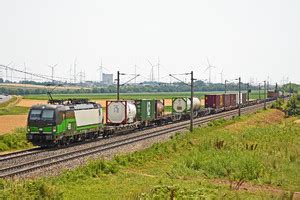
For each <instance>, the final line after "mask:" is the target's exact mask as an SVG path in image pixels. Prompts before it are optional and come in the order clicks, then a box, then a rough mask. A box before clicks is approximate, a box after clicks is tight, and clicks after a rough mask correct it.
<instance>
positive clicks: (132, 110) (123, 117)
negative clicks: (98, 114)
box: [106, 101, 136, 124]
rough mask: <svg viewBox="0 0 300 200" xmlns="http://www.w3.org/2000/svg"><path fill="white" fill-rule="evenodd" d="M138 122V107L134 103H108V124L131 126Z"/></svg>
mask: <svg viewBox="0 0 300 200" xmlns="http://www.w3.org/2000/svg"><path fill="white" fill-rule="evenodd" d="M135 121H136V106H135V103H134V102H133V101H106V123H107V124H129V123H133V122H135Z"/></svg>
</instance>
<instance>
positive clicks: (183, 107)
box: [172, 97, 200, 113]
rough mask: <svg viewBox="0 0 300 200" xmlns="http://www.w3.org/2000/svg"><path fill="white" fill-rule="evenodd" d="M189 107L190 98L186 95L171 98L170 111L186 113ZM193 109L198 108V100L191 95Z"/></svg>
mask: <svg viewBox="0 0 300 200" xmlns="http://www.w3.org/2000/svg"><path fill="white" fill-rule="evenodd" d="M190 108H191V100H190V98H187V97H175V98H173V99H172V112H173V113H187V112H189V111H190ZM192 109H193V111H197V110H199V109H200V100H199V99H198V98H197V97H193V107H192Z"/></svg>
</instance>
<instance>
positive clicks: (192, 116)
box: [190, 71, 194, 132]
mask: <svg viewBox="0 0 300 200" xmlns="http://www.w3.org/2000/svg"><path fill="white" fill-rule="evenodd" d="M193 98H194V72H193V71H191V108H190V115H191V118H190V119H191V120H190V132H193V128H194V127H193V118H194V112H193V103H194V101H193Z"/></svg>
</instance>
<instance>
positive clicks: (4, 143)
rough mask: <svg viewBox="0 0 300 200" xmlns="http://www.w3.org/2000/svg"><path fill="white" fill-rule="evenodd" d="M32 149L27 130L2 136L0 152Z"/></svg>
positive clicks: (15, 131) (0, 136)
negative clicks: (27, 137)
mask: <svg viewBox="0 0 300 200" xmlns="http://www.w3.org/2000/svg"><path fill="white" fill-rule="evenodd" d="M30 147H32V144H31V143H30V142H28V141H27V139H26V130H25V128H18V129H16V130H14V131H13V132H12V133H8V134H4V135H0V152H1V151H8V150H17V149H26V148H30ZM0 187H1V186H0Z"/></svg>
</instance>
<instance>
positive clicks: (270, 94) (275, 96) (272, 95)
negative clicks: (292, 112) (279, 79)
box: [267, 91, 279, 98]
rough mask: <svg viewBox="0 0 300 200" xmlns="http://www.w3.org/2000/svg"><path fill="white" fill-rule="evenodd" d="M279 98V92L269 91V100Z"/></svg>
mask: <svg viewBox="0 0 300 200" xmlns="http://www.w3.org/2000/svg"><path fill="white" fill-rule="evenodd" d="M278 97H279V92H275V91H268V94H267V98H278Z"/></svg>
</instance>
